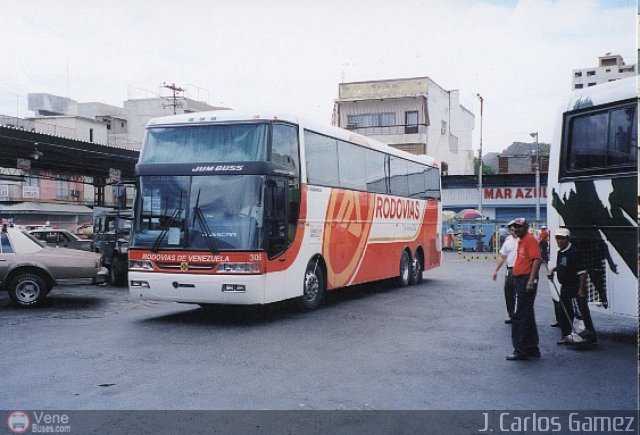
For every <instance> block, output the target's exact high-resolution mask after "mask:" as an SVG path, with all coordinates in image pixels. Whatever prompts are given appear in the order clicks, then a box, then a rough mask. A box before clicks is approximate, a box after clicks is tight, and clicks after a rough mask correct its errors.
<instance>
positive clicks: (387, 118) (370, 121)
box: [347, 112, 396, 128]
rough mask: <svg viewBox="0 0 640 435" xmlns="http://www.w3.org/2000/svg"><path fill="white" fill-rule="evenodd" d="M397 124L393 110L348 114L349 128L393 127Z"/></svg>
mask: <svg viewBox="0 0 640 435" xmlns="http://www.w3.org/2000/svg"><path fill="white" fill-rule="evenodd" d="M394 125H396V114H395V113H393V112H384V113H365V114H362V115H347V128H366V127H391V126H394Z"/></svg>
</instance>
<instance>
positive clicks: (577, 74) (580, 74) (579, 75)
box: [574, 71, 582, 77]
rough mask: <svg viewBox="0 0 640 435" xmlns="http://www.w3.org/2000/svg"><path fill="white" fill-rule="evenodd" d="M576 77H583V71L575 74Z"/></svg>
mask: <svg viewBox="0 0 640 435" xmlns="http://www.w3.org/2000/svg"><path fill="white" fill-rule="evenodd" d="M574 77H582V71H579V72H577V73H575V74H574Z"/></svg>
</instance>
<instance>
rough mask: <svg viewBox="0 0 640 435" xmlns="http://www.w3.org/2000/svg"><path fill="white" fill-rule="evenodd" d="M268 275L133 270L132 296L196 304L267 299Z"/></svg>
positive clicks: (250, 302)
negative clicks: (194, 273)
mask: <svg viewBox="0 0 640 435" xmlns="http://www.w3.org/2000/svg"><path fill="white" fill-rule="evenodd" d="M265 282H266V275H189V276H187V275H184V274H171V273H147V272H134V271H129V293H130V294H131V298H132V299H134V300H136V299H144V300H155V301H173V302H186V303H194V304H230V305H252V304H264V303H265V287H266V285H265Z"/></svg>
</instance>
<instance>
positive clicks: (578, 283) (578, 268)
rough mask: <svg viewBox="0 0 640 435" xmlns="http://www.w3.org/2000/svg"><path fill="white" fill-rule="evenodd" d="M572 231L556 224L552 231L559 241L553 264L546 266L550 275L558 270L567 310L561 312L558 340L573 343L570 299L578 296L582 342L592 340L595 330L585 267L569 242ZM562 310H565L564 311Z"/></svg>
mask: <svg viewBox="0 0 640 435" xmlns="http://www.w3.org/2000/svg"><path fill="white" fill-rule="evenodd" d="M570 237H571V233H570V231H569V230H568V229H567V228H558V229H557V230H556V233H555V238H556V243H557V244H558V257H557V260H556V266H555V267H553V268H552V269H551V270H549V273H548V275H547V276H548V277H549V279H553V274H554V272H557V273H558V281H560V284H561V286H560V303H561V304H562V305H563V306H564V309H566V314H565V315H563V316H560V328H561V330H562V338H561V339H560V340H559V341H558V344H572V343H573V342H574V341H573V339H572V336H571V323H572V322H573V319H574V317H575V313H574V310H573V302H572V301H573V299H574V298H577V301H578V308H579V310H580V313H581V314H582V321H583V322H584V326H585V331H584V332H583V333H580V335H581V337H582V338H583V340H582V342H586V343H595V342H596V340H597V339H596V332H595V328H594V327H593V321H592V320H591V313H590V311H589V303H588V301H587V297H586V293H585V285H586V281H587V268H586V267H585V266H584V263H583V262H582V257H581V256H580V252H579V251H578V250H577V249H576V248H575V247H574V246H573V245H572V244H571V242H570ZM563 314H564V313H563Z"/></svg>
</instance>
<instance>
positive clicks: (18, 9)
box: [0, 0, 638, 153]
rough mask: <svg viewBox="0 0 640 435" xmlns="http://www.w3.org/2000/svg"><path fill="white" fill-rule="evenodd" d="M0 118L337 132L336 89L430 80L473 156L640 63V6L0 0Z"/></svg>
mask: <svg viewBox="0 0 640 435" xmlns="http://www.w3.org/2000/svg"><path fill="white" fill-rule="evenodd" d="M0 7H1V9H0V10H1V11H2V18H3V19H2V22H3V24H2V26H0V41H2V53H3V56H2V61H0V114H4V115H9V116H16V115H17V116H19V117H25V116H32V115H33V112H31V111H29V110H28V109H27V94H28V93H35V92H46V93H51V94H55V95H60V96H64V97H69V98H72V99H74V100H76V101H78V102H90V101H99V102H103V103H108V104H112V105H115V106H119V107H122V104H123V101H125V100H127V99H130V98H148V97H153V96H154V95H156V96H157V95H158V94H159V93H160V92H163V95H165V93H164V90H162V89H161V85H162V84H163V83H175V84H176V85H177V86H180V87H182V88H185V89H186V90H187V96H188V97H190V98H194V99H198V100H202V101H206V102H208V103H210V104H212V105H224V106H226V107H231V108H235V109H243V110H255V111H259V110H267V109H270V110H276V111H282V112H286V113H291V114H296V115H298V116H302V117H305V118H309V119H312V120H314V121H316V122H320V123H324V124H329V123H330V122H331V113H332V110H333V101H334V100H335V99H337V98H338V84H339V83H340V82H358V81H368V80H383V79H395V78H407V77H424V76H428V77H430V78H431V79H432V80H434V81H435V82H436V83H438V84H439V85H440V86H442V87H443V88H445V89H448V90H454V89H457V90H459V91H460V98H461V103H462V104H463V105H464V106H465V107H467V108H468V109H470V110H471V111H473V112H474V113H475V114H476V119H475V121H476V125H475V129H474V131H473V148H474V149H476V150H477V148H478V145H479V142H480V128H479V126H480V104H479V99H478V98H477V97H476V95H477V94H480V95H482V97H483V101H484V105H483V117H482V125H483V127H482V141H483V153H487V152H491V151H502V150H503V149H505V148H507V147H508V146H509V145H510V144H511V143H512V142H530V141H532V138H531V137H530V135H529V133H531V132H538V133H539V141H540V142H544V143H552V142H553V136H554V129H555V128H556V122H555V121H556V118H557V113H558V108H559V105H560V102H561V101H562V99H563V97H565V96H566V94H567V93H568V92H569V91H570V90H571V78H572V70H573V69H576V68H586V67H591V66H597V62H598V56H602V55H604V54H606V53H608V52H611V53H613V54H620V55H622V56H623V57H624V59H625V62H626V63H627V64H633V63H636V62H637V43H638V38H637V36H636V25H637V13H638V9H637V5H636V1H635V0H400V1H389V0H384V1H380V0H321V1H300V0H202V1H200V0H184V1H179V2H177V1H175V0H171V1H168V0H166V1H165V0H155V1H151V0H136V1H130V0H127V1H125V0H101V1H96V0H84V1H78V0H66V1H64V2H53V1H46V2H45V1H39V0H22V1H20V2H16V1H8V0H0Z"/></svg>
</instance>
